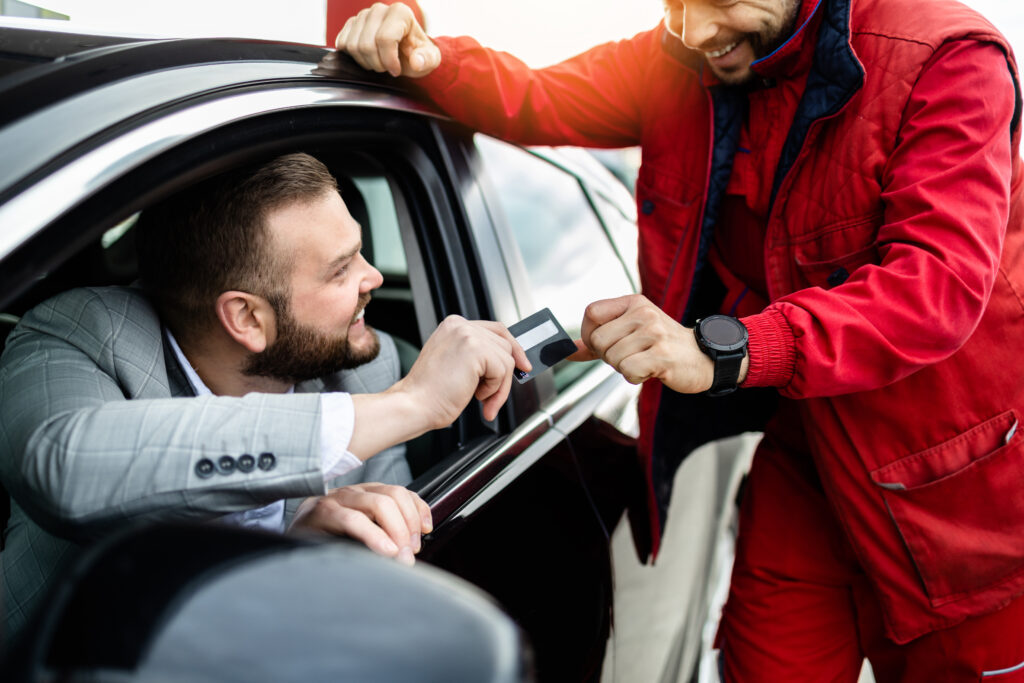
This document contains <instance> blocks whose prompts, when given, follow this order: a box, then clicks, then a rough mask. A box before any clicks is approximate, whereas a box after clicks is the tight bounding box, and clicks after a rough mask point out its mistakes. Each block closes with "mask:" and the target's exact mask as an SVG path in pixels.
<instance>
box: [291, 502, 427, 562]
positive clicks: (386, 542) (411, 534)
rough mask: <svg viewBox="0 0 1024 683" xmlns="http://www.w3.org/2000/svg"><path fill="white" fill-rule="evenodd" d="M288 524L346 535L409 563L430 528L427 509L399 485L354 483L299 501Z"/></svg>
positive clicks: (308, 529) (378, 551)
mask: <svg viewBox="0 0 1024 683" xmlns="http://www.w3.org/2000/svg"><path fill="white" fill-rule="evenodd" d="M292 528H293V529H296V530H306V531H316V532H320V533H328V534H333V535H336V536H350V537H352V538H354V539H356V540H359V541H361V542H362V543H364V544H365V545H366V546H367V547H368V548H370V549H371V550H373V551H374V552H376V553H379V554H381V555H386V556H388V557H396V558H397V559H398V560H399V561H400V562H402V563H403V564H408V565H412V564H413V563H414V562H415V558H414V555H415V553H417V552H419V551H420V548H421V545H422V538H421V537H422V534H424V533H429V532H430V531H432V530H433V521H432V519H431V515H430V508H429V507H428V506H427V504H426V503H425V502H424V501H423V500H422V499H421V498H420V497H419V496H418V495H416V494H415V493H413V492H412V491H409V490H408V489H406V488H404V487H401V486H390V485H387V484H375V483H370V484H355V485H352V486H344V487H342V488H339V489H334V490H333V491H330V492H328V494H327V495H326V496H320V497H318V498H314V499H308V500H307V501H305V502H303V504H302V506H301V507H300V509H299V512H298V513H297V515H296V521H295V522H294V523H293V525H292Z"/></svg>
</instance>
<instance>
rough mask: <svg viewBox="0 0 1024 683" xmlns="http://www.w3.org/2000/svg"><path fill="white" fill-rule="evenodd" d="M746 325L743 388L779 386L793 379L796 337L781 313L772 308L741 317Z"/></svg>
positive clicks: (741, 320)
mask: <svg viewBox="0 0 1024 683" xmlns="http://www.w3.org/2000/svg"><path fill="white" fill-rule="evenodd" d="M740 322H742V323H743V324H744V325H745V326H746V328H747V334H748V335H749V338H750V340H749V342H748V344H747V353H749V354H750V365H749V367H748V368H747V377H746V379H744V380H743V386H745V387H783V386H786V385H787V384H789V382H790V380H792V379H793V372H794V370H795V369H796V337H795V336H794V335H793V330H792V328H790V326H789V323H788V322H787V321H786V316H784V315H782V313H780V312H779V311H778V310H776V309H774V308H766V309H765V310H763V311H762V312H760V313H758V314H756V315H751V316H747V317H746V318H741V319H740Z"/></svg>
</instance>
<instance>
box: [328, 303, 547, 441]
mask: <svg viewBox="0 0 1024 683" xmlns="http://www.w3.org/2000/svg"><path fill="white" fill-rule="evenodd" d="M516 366H518V367H519V368H521V369H523V370H526V371H529V370H530V368H531V365H530V361H529V360H527V358H526V353H525V352H524V351H523V348H522V347H521V346H520V345H519V343H518V342H517V341H516V340H515V338H514V337H513V336H512V334H511V333H510V332H509V331H508V328H507V327H505V326H504V325H502V324H501V323H496V322H490V321H486V320H474V321H469V320H466V319H465V318H461V317H459V316H457V315H451V316H448V317H447V318H445V319H444V321H443V322H442V323H441V324H440V325H438V327H437V329H436V330H434V333H433V334H432V335H430V339H428V340H427V342H426V344H424V345H423V348H422V349H421V350H420V355H419V357H418V358H417V359H416V362H415V363H414V364H413V366H412V368H410V369H409V374H408V375H406V376H405V377H404V378H402V379H401V380H399V381H398V382H396V383H395V384H394V385H393V386H392V387H391V388H389V389H388V390H387V391H384V392H382V393H379V394H355V395H353V396H352V403H353V405H354V406H355V410H356V415H355V424H354V427H353V431H352V439H351V440H350V441H349V445H348V450H349V451H350V452H352V453H353V454H354V455H355V456H356V457H358V458H360V459H363V460H365V459H366V458H368V457H370V456H371V455H373V454H374V453H379V452H380V451H382V450H384V449H385V448H387V447H389V446H393V445H395V444H396V443H401V442H402V441H408V440H409V439H412V438H414V437H417V436H419V435H420V434H422V433H424V432H426V431H429V430H431V429H439V428H441V427H447V426H448V425H450V424H451V423H452V422H454V421H455V418H457V417H458V416H459V415H460V414H461V413H462V411H463V410H464V409H465V407H466V405H467V404H468V403H469V402H470V400H471V399H472V398H473V397H476V398H477V399H478V400H479V401H480V402H481V403H483V411H484V418H486V419H488V420H493V419H494V418H495V417H497V415H498V410H499V409H500V408H501V406H502V405H503V404H504V403H505V399H507V398H508V394H509V391H510V390H511V388H512V369H513V368H514V367H516Z"/></svg>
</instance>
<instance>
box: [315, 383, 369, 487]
mask: <svg viewBox="0 0 1024 683" xmlns="http://www.w3.org/2000/svg"><path fill="white" fill-rule="evenodd" d="M355 412H356V411H355V407H354V406H353V405H352V396H351V395H349V394H345V393H341V392H334V393H326V394H320V468H321V469H322V470H323V473H324V481H325V482H326V481H330V480H331V479H334V478H335V477H338V476H341V475H342V474H345V473H346V472H350V471H351V470H354V469H355V468H357V467H359V466H360V465H362V464H363V461H362V460H360V459H359V458H357V457H356V456H354V455H352V454H351V453H349V451H348V444H349V442H350V441H351V440H352V430H353V428H354V427H355Z"/></svg>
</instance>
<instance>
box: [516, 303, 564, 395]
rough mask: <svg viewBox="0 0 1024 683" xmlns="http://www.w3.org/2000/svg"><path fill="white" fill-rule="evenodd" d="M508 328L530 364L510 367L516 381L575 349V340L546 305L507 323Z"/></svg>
mask: <svg viewBox="0 0 1024 683" xmlns="http://www.w3.org/2000/svg"><path fill="white" fill-rule="evenodd" d="M508 331H509V332H511V333H512V336H513V337H515V338H516V341H517V342H519V345H520V346H522V347H523V350H524V351H525V352H526V357H527V358H528V359H529V360H530V363H531V364H532V365H533V369H531V370H530V372H523V371H522V370H520V369H519V368H516V369H515V370H514V371H513V374H514V375H515V378H516V380H517V381H518V382H519V383H520V384H524V383H526V382H529V381H530V380H531V379H533V378H534V377H536V376H537V375H539V374H540V373H542V372H544V371H545V370H547V369H548V368H550V367H551V366H553V365H555V364H556V363H558V362H559V361H561V360H564V359H565V358H568V357H569V356H570V355H571V354H573V353H575V352H576V344H575V343H573V341H572V339H570V338H569V335H568V334H566V333H565V330H563V329H562V326H561V325H559V324H558V321H557V320H555V316H554V315H552V314H551V310H550V309H548V308H545V309H542V310H540V311H537V312H536V313H534V314H533V315H531V316H528V317H526V318H524V319H523V320H520V321H519V322H517V323H516V324H514V325H511V326H509V328H508Z"/></svg>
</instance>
